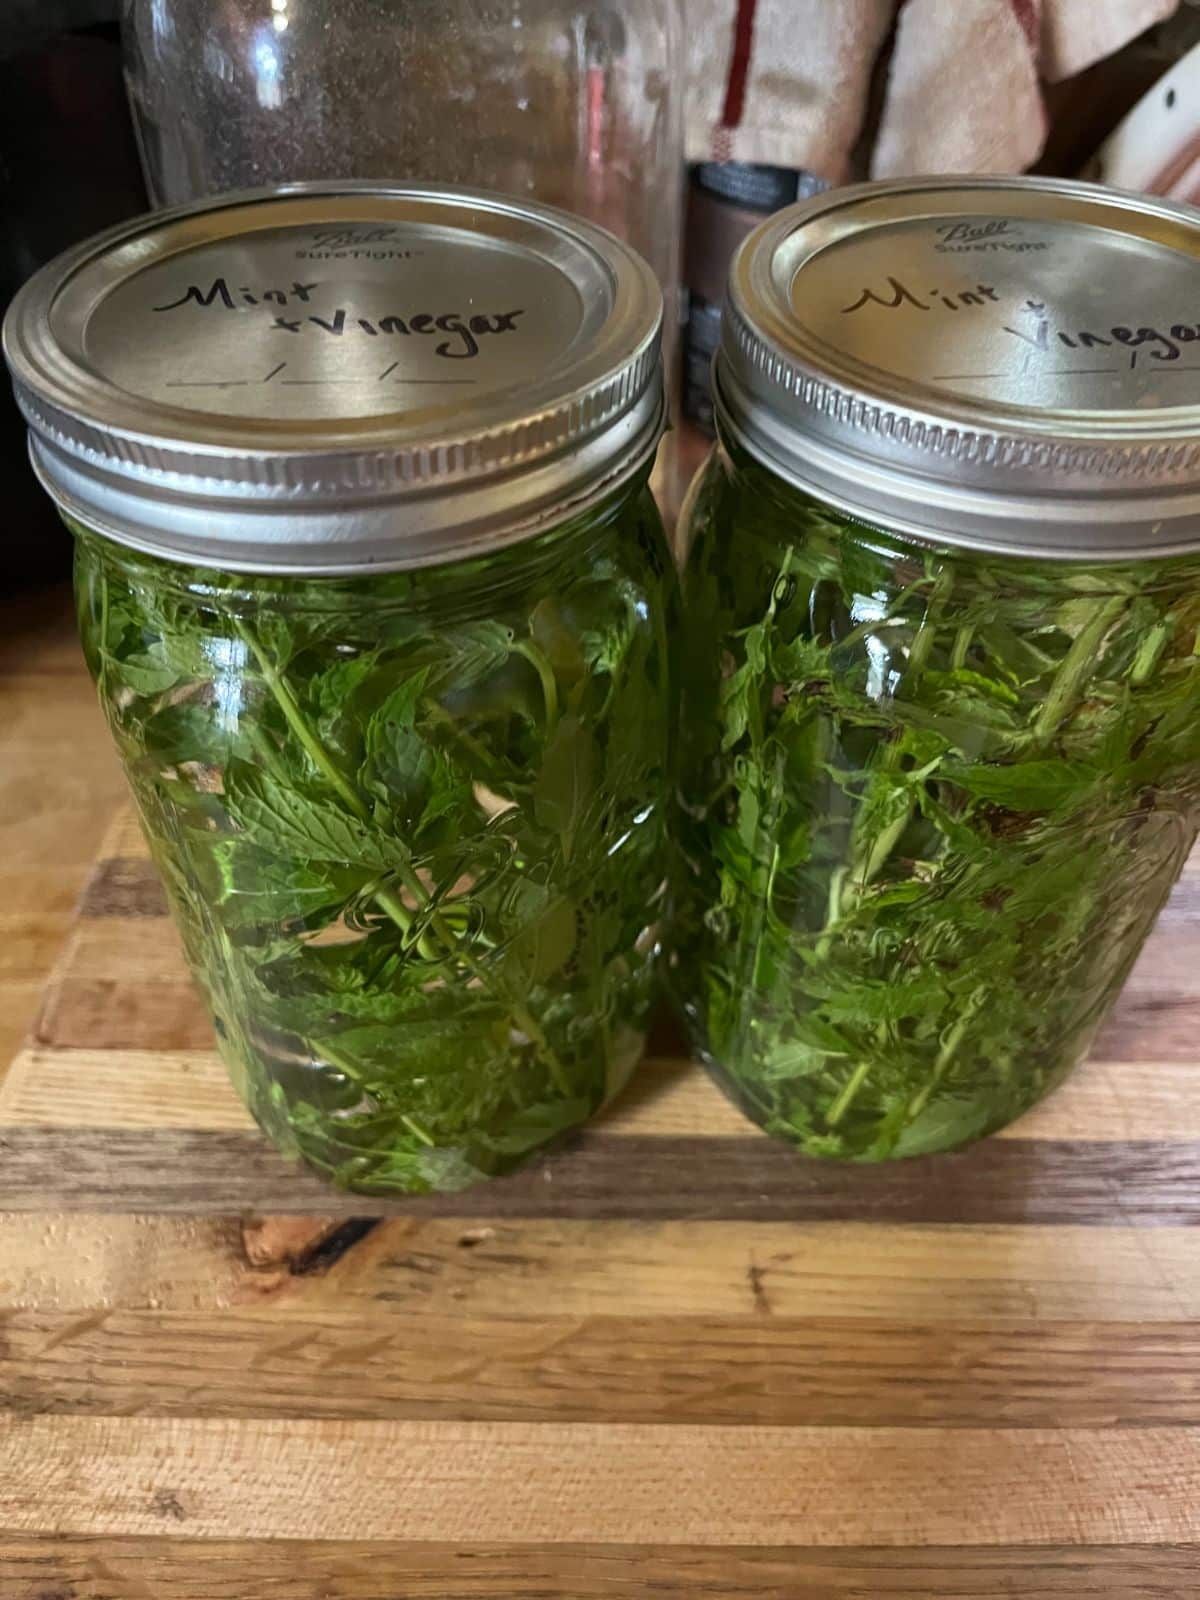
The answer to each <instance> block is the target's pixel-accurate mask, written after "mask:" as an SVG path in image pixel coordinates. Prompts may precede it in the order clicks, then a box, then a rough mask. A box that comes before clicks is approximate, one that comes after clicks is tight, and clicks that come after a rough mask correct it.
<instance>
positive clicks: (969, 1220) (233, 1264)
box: [0, 650, 1200, 1600]
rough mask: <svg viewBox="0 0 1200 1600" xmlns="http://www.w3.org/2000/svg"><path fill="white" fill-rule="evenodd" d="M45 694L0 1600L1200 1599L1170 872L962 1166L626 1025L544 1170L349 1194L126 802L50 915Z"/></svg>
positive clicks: (71, 715) (1198, 1318)
mask: <svg viewBox="0 0 1200 1600" xmlns="http://www.w3.org/2000/svg"><path fill="white" fill-rule="evenodd" d="M49 659H51V660H53V661H57V660H58V658H57V657H56V656H55V655H54V652H53V650H51V651H50V655H49ZM2 661H3V657H2V656H0V663H2ZM35 676H36V674H35ZM48 676H49V677H52V678H56V679H57V680H59V681H58V682H57V686H56V687H54V688H53V692H51V693H50V694H49V695H48V698H47V701H46V706H47V709H46V718H47V721H46V724H45V725H44V726H43V725H42V724H40V723H39V722H38V721H37V719H36V717H33V716H32V715H31V714H30V712H29V710H28V708H27V707H25V708H24V709H20V715H19V717H18V718H17V722H16V726H17V727H18V728H19V729H23V730H24V731H23V732H22V733H21V735H20V739H21V741H23V743H22V744H21V748H20V750H17V755H18V756H19V758H20V760H21V761H23V762H26V763H27V768H26V770H25V775H24V777H21V775H20V774H18V778H17V781H16V783H15V789H14V783H13V780H12V778H11V775H10V774H8V773H4V772H3V771H0V798H3V800H4V803H5V805H6V807H7V808H8V810H7V812H6V814H4V815H3V816H0V825H2V826H3V827H4V828H5V829H6V830H7V829H10V828H11V829H13V830H15V831H13V832H12V833H11V834H9V835H8V836H9V837H10V838H12V839H14V840H18V841H23V846H24V864H23V865H22V866H21V867H20V868H18V867H17V866H16V865H15V864H14V863H13V861H9V862H8V863H7V864H5V865H2V866H0V879H2V882H0V888H3V887H4V886H5V885H8V886H10V887H11V886H12V885H14V884H19V885H20V888H19V894H17V896H16V899H17V903H18V904H19V905H20V906H21V907H24V908H25V909H23V910H21V911H20V913H19V915H20V917H21V918H22V919H23V920H22V921H21V923H20V926H19V928H18V925H17V922H16V920H15V919H16V917H17V915H18V913H17V912H16V911H14V912H12V917H13V919H14V920H13V921H12V922H11V923H10V924H6V925H4V927H3V928H0V932H4V931H5V930H7V934H8V944H7V946H5V945H0V952H2V953H0V1007H2V1006H3V1005H5V1004H7V1005H8V1006H9V1011H8V1013H7V1015H8V1017H10V1018H15V1017H16V1016H17V1014H18V1012H19V1010H20V1007H21V1005H22V1004H23V1003H24V1002H25V1001H27V1000H30V999H31V998H32V993H31V991H32V989H33V988H35V987H36V988H38V989H40V991H41V999H40V1003H39V1005H38V1007H37V1010H36V1015H35V1016H34V1018H33V1021H32V1024H31V1025H30V1026H28V1027H25V1026H23V1025H22V1026H20V1027H16V1026H14V1025H13V1023H12V1022H9V1023H8V1026H9V1029H10V1032H9V1034H8V1035H4V1034H3V1033H2V1030H0V1042H2V1040H3V1039H4V1038H7V1039H9V1041H10V1044H11V1048H10V1049H9V1050H8V1052H7V1053H8V1054H9V1055H11V1057H12V1061H11V1065H10V1066H9V1067H8V1070H7V1073H6V1074H4V1075H3V1076H0V1597H2V1600H10V1597H12V1600H245V1597H257V1596H260V1595H262V1596H269V1597H270V1600H402V1597H404V1600H407V1597H409V1596H413V1597H420V1600H433V1597H437V1600H484V1597H496V1600H515V1597H518V1596H520V1597H522V1600H601V1597H603V1600H612V1597H616V1596H620V1597H626V1596H628V1597H633V1596H664V1597H683V1596H688V1597H692V1596H714V1597H729V1600H768V1597H777V1600H783V1597H787V1600H792V1597H800V1596H802V1597H804V1600H809V1597H818V1600H819V1597H829V1600H849V1597H854V1600H874V1597H877V1596H878V1597H886V1596H890V1595H903V1596H907V1597H909V1600H918V1597H919V1600H952V1597H953V1600H977V1597H985V1596H986V1597H991V1600H1000V1597H1002V1596H1004V1597H1012V1596H1017V1595H1019V1596H1021V1597H1024V1600H1040V1597H1045V1600H1051V1597H1053V1600H1066V1597H1068V1596H1070V1597H1072V1600H1073V1597H1076V1596H1085V1595H1099V1596H1106V1597H1117V1596H1120V1597H1130V1600H1166V1597H1168V1596H1169V1597H1172V1600H1175V1597H1179V1596H1190V1595H1192V1594H1200V1229H1198V1228H1197V1226H1196V1224H1197V1222H1198V1221H1200V1076H1198V1074H1200V863H1197V862H1193V864H1192V866H1191V868H1190V869H1189V871H1188V873H1187V874H1185V876H1184V878H1183V880H1181V883H1180V885H1179V888H1178V889H1177V891H1176V894H1175V896H1174V898H1173V900H1172V903H1171V905H1170V907H1169V908H1168V911H1167V912H1166V913H1164V916H1163V918H1162V920H1161V921H1160V924H1159V927H1158V929H1157V930H1156V932H1155V934H1154V936H1153V937H1152V939H1151V942H1150V944H1149V945H1148V946H1147V950H1146V952H1145V954H1144V956H1143V958H1142V960H1141V962H1140V963H1139V965H1138V967H1137V969H1136V971H1135V973H1134V975H1133V977H1132V978H1131V980H1130V983H1129V986H1128V988H1127V990H1126V993H1125V995H1124V997H1123V999H1122V1001H1121V1003H1120V1006H1119V1008H1118V1011H1117V1013H1116V1014H1115V1016H1114V1018H1113V1019H1112V1021H1111V1023H1110V1024H1109V1025H1108V1027H1107V1028H1106V1029H1105V1031H1104V1034H1103V1036H1102V1038H1101V1040H1100V1041H1099V1044H1098V1047H1097V1052H1096V1057H1095V1059H1094V1060H1093V1061H1092V1062H1090V1063H1089V1064H1087V1065H1086V1066H1085V1067H1084V1068H1082V1069H1081V1070H1080V1072H1079V1073H1078V1074H1077V1075H1076V1076H1075V1077H1074V1078H1073V1079H1072V1080H1071V1082H1069V1083H1068V1084H1067V1085H1066V1086H1065V1087H1064V1088H1063V1089H1062V1090H1061V1091H1060V1092H1059V1093H1058V1094H1056V1095H1055V1096H1054V1097H1052V1098H1051V1099H1050V1100H1049V1101H1047V1102H1046V1104H1045V1105H1044V1106H1042V1107H1040V1108H1038V1110H1037V1111H1035V1112H1034V1113H1032V1114H1031V1115H1030V1116H1029V1117H1027V1118H1025V1119H1023V1121H1022V1122H1021V1123H1019V1124H1018V1125H1017V1126H1016V1127H1014V1128H1013V1129H1011V1130H1008V1131H1007V1133H1006V1135H1005V1136H1003V1137H1000V1138H997V1139H994V1140H991V1141H988V1142H986V1143H985V1144H983V1145H980V1146H977V1147H976V1148H975V1149H973V1150H970V1151H967V1152H964V1153H962V1154H961V1155H958V1156H954V1157H949V1158H943V1159H940V1160H935V1161H922V1162H910V1163H902V1164H898V1165H896V1166H892V1167H886V1168H882V1169H872V1170H862V1169H841V1168H837V1167H827V1166H824V1165H822V1166H814V1165H811V1164H807V1163H805V1162H802V1161H800V1160H798V1159H797V1158H795V1157H794V1156H793V1155H792V1154H791V1153H790V1152H788V1151H787V1150H786V1149H785V1148H784V1147H783V1146H781V1145H778V1144H776V1143H774V1142H772V1141H770V1140H767V1139H766V1138H765V1137H763V1136H762V1135H760V1134H759V1133H757V1132H756V1131H755V1130H753V1129H752V1128H750V1127H749V1125H748V1124H746V1123H745V1122H744V1121H743V1120H742V1119H741V1118H740V1117H739V1115H738V1114H737V1113H736V1111H734V1109H733V1108H732V1107H730V1106H729V1105H728V1104H727V1102H726V1101H725V1100H724V1099H723V1098H722V1097H721V1096H720V1095H719V1094H718V1093H717V1092H716V1091H715V1090H714V1089H713V1088H712V1087H711V1086H710V1085H708V1083H707V1081H706V1080H705V1079H704V1078H703V1077H702V1076H700V1075H699V1074H698V1073H697V1072H696V1071H695V1070H694V1069H692V1068H691V1067H689V1066H688V1064H687V1063H685V1062H684V1061H682V1060H681V1059H680V1056H679V1050H678V1043H677V1040H676V1039H675V1038H674V1036H673V1034H672V1032H671V1030H670V1029H669V1028H664V1029H663V1030H662V1031H661V1032H660V1033H659V1034H658V1035H657V1036H656V1038H655V1040H654V1044H653V1049H652V1053H651V1056H650V1058H649V1059H648V1060H647V1062H646V1063H645V1065H644V1067H643V1069H642V1071H641V1073H640V1074H639V1076H638V1078H637V1079H636V1081H635V1083H634V1085H633V1086H632V1088H631V1091H630V1093H629V1094H628V1095H627V1096H626V1097H625V1098H624V1099H623V1100H622V1102H621V1103H620V1104H619V1105H617V1106H616V1107H614V1108H613V1110H612V1111H611V1112H610V1113H609V1114H608V1115H606V1116H605V1117H604V1118H602V1119H601V1120H600V1121H599V1122H598V1123H597V1124H596V1126H595V1128H594V1129H592V1130H589V1131H588V1132H587V1133H586V1134H585V1135H583V1136H582V1137H581V1138H580V1139H579V1140H577V1141H576V1142H575V1144H574V1145H573V1146H570V1147H567V1148H564V1149H563V1150H561V1151H559V1152H556V1153H555V1154H554V1155H552V1156H551V1157H550V1158H549V1159H548V1160H547V1161H545V1162H544V1163H541V1164H539V1165H538V1166H537V1167H536V1168H535V1169H533V1170H532V1171H531V1172H530V1173H527V1174H525V1175H521V1176H517V1177H515V1178H513V1179H511V1180H505V1181H504V1182H502V1183H498V1184H495V1185H492V1186H490V1187H487V1188H484V1189H482V1190H475V1191H468V1193H466V1194H464V1195H459V1196H452V1197H446V1198H442V1199H438V1200H421V1201H414V1202H399V1203H390V1204H387V1205H383V1204H378V1203H376V1202H374V1201H370V1200H364V1199H362V1198H361V1197H353V1196H345V1195H339V1194H335V1193H332V1192H331V1191H329V1190H328V1189H326V1188H324V1187H323V1186H321V1185H320V1184H319V1183H317V1182H316V1181H315V1180H313V1179H311V1178H309V1177H307V1176H306V1175H305V1174H303V1173H302V1172H299V1171H298V1170H297V1169H296V1168H294V1167H292V1166H289V1165H288V1164H287V1163H285V1162H283V1161H282V1160H281V1159H280V1158H279V1157H278V1156H276V1155H275V1154H274V1152H273V1151H272V1150H271V1149H270V1148H269V1147H268V1146H267V1145H266V1143H265V1142H264V1141H263V1140H262V1139H261V1138H260V1137H259V1135H258V1134H257V1132H256V1131H255V1129H254V1128H253V1125H252V1124H251V1123H250V1121H249V1119H248V1117H247V1116H246V1114H245V1112H244V1110H243V1109H242V1108H241V1106H240V1105H239V1104H238V1103H237V1101H236V1100H235V1098H234V1096H233V1093H232V1091H231V1089H230V1088H229V1086H228V1083H227V1082H226V1079H225V1076H224V1073H223V1070H222V1068H221V1066H220V1063H219V1061H218V1060H217V1057H216V1055H215V1053H214V1051H213V1048H212V1038H211V1033H210V1031H209V1028H208V1024H207V1022H206V1020H205V1018H204V1015H203V1012H202V1010H201V1008H200V1006H199V1003H198V1001H197V1000H196V997H195V995H194V993H193V991H192V989H191V986H190V984H189V982H188V979H187V975H186V973H185V971H184V970H183V967H182V963H181V959H180V955H179V949H178V944H177V941H176V939H175V937H174V934H173V931H172V929H171V927H170V924H169V922H168V921H167V919H166V917H165V909H164V905H163V901H162V896H161V892H160V891H159V889H158V886H157V884H156V882H155V880H154V877H153V874H152V873H151V871H150V869H149V865H148V862H147V859H146V852H145V850H144V847H143V845H142V843H141V840H140V837H139V835H138V833H137V830H136V828H135V827H134V826H133V825H132V823H131V820H130V818H129V817H128V815H127V814H125V813H121V814H120V815H119V816H118V818H117V820H116V822H115V823H114V825H113V826H112V827H111V829H110V830H109V832H108V835H107V837H106V838H105V839H104V840H103V842H102V843H100V844H99V846H98V847H97V842H96V841H97V837H98V832H97V830H98V823H97V822H96V821H95V820H94V819H93V821H92V823H91V826H92V830H93V832H92V838H91V841H90V843H89V844H88V846H87V848H88V849H89V850H91V851H93V852H95V851H96V850H97V848H98V857H99V859H98V861H97V864H96V866H95V870H94V871H93V872H92V874H91V877H90V880H89V882H88V883H87V886H86V890H85V893H84V895H83V898H82V901H81V903H80V906H79V911H78V914H77V916H76V917H75V919H74V921H73V922H72V921H70V920H69V918H68V914H67V910H66V909H65V907H64V906H63V905H62V903H61V902H62V900H63V898H64V895H65V893H66V886H67V885H68V884H70V882H71V872H70V861H69V857H70V856H71V854H72V852H74V853H75V854H80V853H81V852H82V848H83V847H82V846H81V845H80V844H79V842H78V840H74V839H72V840H68V839H65V838H64V841H63V852H62V854H63V859H62V860H61V861H55V860H54V859H53V858H52V857H53V852H52V850H51V848H50V846H51V844H52V842H53V833H54V829H52V828H47V827H46V826H45V825H43V824H37V825H36V826H35V824H34V823H33V822H32V821H31V820H30V815H31V812H29V813H24V812H23V813H21V814H20V815H17V814H16V813H15V812H14V810H13V805H12V797H13V794H14V792H15V794H16V795H17V797H18V798H20V796H22V795H24V796H26V800H25V801H23V802H22V804H26V805H28V803H29V801H28V797H29V796H30V795H32V793H33V792H34V790H33V788H32V787H30V785H31V784H32V783H33V780H34V779H35V778H36V776H37V770H38V768H37V763H38V762H39V761H43V760H46V759H47V757H46V752H47V751H48V750H50V749H52V748H55V749H59V750H61V749H62V744H61V742H60V744H59V745H57V746H55V745H54V740H53V737H52V734H53V728H52V726H51V724H52V723H53V721H54V719H55V718H57V717H59V716H60V714H61V717H62V720H61V739H65V740H70V739H71V738H73V737H76V736H77V735H78V733H79V730H80V729H81V728H82V727H83V723H84V711H83V707H84V705H85V704H87V696H86V685H83V684H82V683H81V682H80V681H79V680H78V676H77V674H73V672H72V670H71V669H69V668H68V667H67V666H66V665H65V657H64V658H63V664H61V665H59V666H55V668H54V670H53V671H52V672H50V673H49V674H48ZM38 681H39V683H40V684H42V686H43V687H44V682H45V680H44V679H42V678H39V680H38ZM26 687H27V688H28V687H29V685H28V684H26ZM39 692H40V691H39ZM72 695H74V696H75V697H76V698H75V699H72V698H71V697H72ZM68 705H69V707H70V710H69V711H68V712H63V711H62V708H63V707H64V706H68ZM88 714H89V715H90V716H92V717H95V716H96V713H95V712H94V710H93V709H92V708H91V706H90V705H88ZM97 720H98V719H97ZM2 738H3V735H2V734H0V740H2ZM16 748H17V747H16V745H14V744H12V743H11V736H10V745H9V749H10V750H16ZM3 749H4V746H3V744H2V743H0V754H2V753H3ZM14 759H15V758H14ZM31 762H32V763H33V765H32V766H29V765H28V763H31ZM23 785H24V786H23ZM97 796H98V798H97V805H98V806H102V807H104V808H107V806H108V805H109V803H110V801H111V799H112V796H111V793H110V792H109V790H108V789H106V788H105V785H104V784H103V783H100V784H99V785H98V789H97ZM65 805H66V802H64V806H65ZM69 815H72V816H73V815H74V813H70V812H69V811H68V810H64V811H63V813H62V817H61V818H60V826H61V828H62V830H63V831H64V833H65V832H68V831H70V825H69V824H68V822H67V821H66V820H65V819H66V818H67V817H68V816H69ZM39 861H40V863H41V865H39ZM43 871H44V872H45V874H46V876H45V878H44V880H43V879H41V878H40V877H39V873H41V872H43ZM22 874H23V876H22ZM76 876H77V877H78V869H76ZM42 881H44V883H45V885H46V887H45V891H44V896H43V894H42V893H41V892H40V891H39V882H42ZM77 886H78V885H76V887H77ZM43 899H44V902H45V909H44V910H43V909H42V901H43ZM11 903H12V902H11V901H10V904H11ZM46 919H48V920H46ZM14 930H15V932H16V936H17V937H18V938H19V939H23V940H24V942H25V949H24V954H18V953H16V952H15V951H14V950H13V949H12V948H11V946H12V943H13V937H14ZM52 958H53V967H52V970H51V971H49V972H48V973H47V972H46V970H45V969H46V966H47V964H48V962H50V960H51V959H52ZM6 963H7V965H6ZM6 971H9V972H11V971H18V972H20V973H23V974H25V976H23V977H22V978H20V980H19V982H18V983H17V985H16V986H15V987H14V986H10V987H9V989H8V990H7V991H5V990H4V988H3V982H4V978H3V974H4V973H5V972H6ZM22 985H23V986H24V987H21V986H22ZM6 993H7V1000H6V999H5V998H4V997H5V994H6ZM3 1016H5V1013H4V1011H3V1010H2V1009H0V1017H3Z"/></svg>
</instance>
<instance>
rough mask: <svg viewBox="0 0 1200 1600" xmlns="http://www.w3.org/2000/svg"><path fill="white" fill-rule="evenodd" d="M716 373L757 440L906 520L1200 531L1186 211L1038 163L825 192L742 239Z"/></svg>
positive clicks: (987, 532) (829, 496)
mask: <svg viewBox="0 0 1200 1600" xmlns="http://www.w3.org/2000/svg"><path fill="white" fill-rule="evenodd" d="M715 389H716V400H717V411H718V419H719V421H720V422H721V423H722V425H723V426H724V427H725V428H726V429H727V430H728V431H729V432H730V434H731V435H732V437H734V438H736V439H738V440H740V441H741V442H742V443H743V444H744V445H745V447H746V448H747V449H748V450H749V451H750V452H751V453H752V454H753V455H755V456H756V457H758V458H759V459H760V460H761V461H763V462H764V463H765V464H766V465H768V466H770V467H771V468H773V469H774V470H775V471H777V472H778V473H780V474H781V475H782V476H783V477H784V478H786V479H787V480H788V481H789V482H792V483H794V484H796V485H798V486H800V487H802V488H804V489H807V490H809V491H810V492H812V493H813V494H815V495H817V496H819V497H820V498H821V499H823V500H826V501H828V502H831V503H832V504H835V505H837V506H839V507H841V508H842V509H844V510H846V511H848V512H850V513H852V514H853V515H856V516H859V517H862V518H864V519H866V520H868V521H874V522H878V523H880V524H882V525H886V526H887V527H890V528H893V529H896V530H898V531H900V532H902V533H908V534H912V535H915V536H917V537H919V538H921V539H924V540H927V541H933V542H936V543H939V544H943V543H949V544H954V545H965V546H970V547H975V548H979V549H985V550H995V551H1001V552H1006V553H1012V554H1022V555H1038V556H1047V557H1056V558H1065V559H1070V560H1115V559H1119V558H1123V557H1142V556H1167V555H1172V554H1176V553H1179V552H1182V551H1187V550H1196V549H1200V212H1196V211H1194V210H1192V209H1191V208H1190V207H1187V206H1179V205H1173V204H1168V203H1166V202H1164V201H1159V200H1154V199H1148V198H1146V197H1144V196H1138V195H1130V194H1124V193H1121V192H1118V191H1116V190H1112V189H1104V188H1100V187H1098V186H1096V185H1092V184H1081V183H1068V182H1059V181H1057V180H1050V179H1021V178H982V179H977V178H970V179H962V178H919V179H911V180H901V181H896V182H889V183H877V184H863V185H859V186H856V187H854V188H847V189H839V190H834V191H831V192H829V193H827V194H824V195H821V196H819V197H818V198H816V199H814V200H811V201H807V202H805V203H803V204H801V205H796V206H791V207H789V208H788V209H787V210H785V211H781V212H779V213H778V215H776V216H775V217H772V218H770V219H769V220H768V221H766V222H764V223H763V224H762V225H761V226H760V227H759V228H757V229H756V230H755V232H754V233H752V234H750V235H749V237H748V238H747V239H746V241H745V242H744V243H743V245H742V246H741V248H740V250H739V252H738V254H737V256H736V257H735V259H734V263H733V266H732V268H731V274H730V282H729V298H728V305H727V311H726V316H725V319H724V323H723V329H722V343H721V348H720V351H719V353H718V356H717V360H716V371H715Z"/></svg>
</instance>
